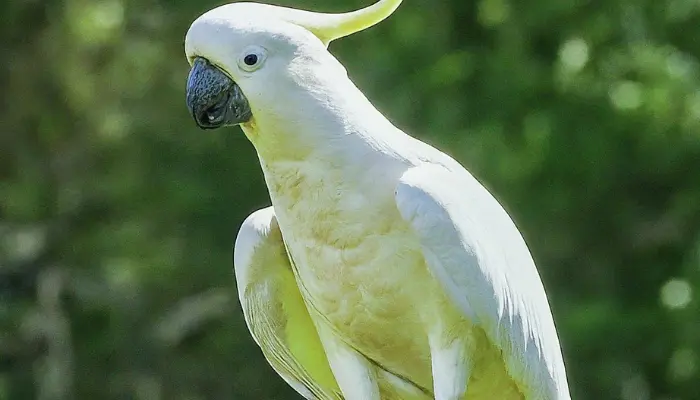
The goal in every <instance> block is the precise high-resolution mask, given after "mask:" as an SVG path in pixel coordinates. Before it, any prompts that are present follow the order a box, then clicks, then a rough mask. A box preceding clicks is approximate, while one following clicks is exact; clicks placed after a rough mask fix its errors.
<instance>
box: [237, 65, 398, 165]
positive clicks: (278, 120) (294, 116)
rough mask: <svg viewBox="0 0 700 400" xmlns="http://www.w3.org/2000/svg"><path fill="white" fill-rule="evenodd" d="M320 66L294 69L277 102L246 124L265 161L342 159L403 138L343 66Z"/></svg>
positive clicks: (258, 111) (246, 130) (256, 114)
mask: <svg viewBox="0 0 700 400" xmlns="http://www.w3.org/2000/svg"><path fill="white" fill-rule="evenodd" d="M339 65H340V64H337V65H316V66H312V67H311V68H305V69H303V70H292V71H291V72H290V73H289V75H288V78H289V79H288V80H286V81H285V82H283V83H280V84H279V86H280V87H279V90H278V91H277V93H278V96H277V97H276V99H275V101H272V102H269V104H265V105H264V107H261V108H260V109H257V110H254V111H253V119H252V120H251V121H250V122H249V123H246V124H244V125H243V126H242V128H243V131H244V132H245V134H246V136H247V137H248V139H249V140H250V141H251V142H252V143H253V145H254V146H255V148H256V150H257V152H258V155H259V156H260V158H261V159H263V160H265V161H266V162H268V163H272V162H276V161H302V160H305V159H308V158H310V157H328V158H329V159H330V160H332V161H338V160H339V159H342V158H344V157H345V156H348V155H353V154H357V153H364V152H366V151H368V150H369V149H372V148H374V149H376V148H377V147H379V148H383V147H389V146H388V143H387V141H390V137H392V136H394V137H396V136H401V135H404V134H403V133H402V132H401V131H400V130H398V129H397V128H396V127H394V126H393V125H392V124H391V123H390V122H389V121H388V120H387V119H386V118H385V117H384V116H383V115H382V114H381V113H380V112H379V111H378V110H377V109H376V108H375V107H374V105H372V103H371V102H370V101H369V100H368V99H367V98H366V97H365V96H364V94H363V93H362V92H361V91H360V90H359V89H358V88H357V86H355V84H354V83H353V82H352V81H351V80H350V79H349V78H348V76H347V74H346V73H345V70H344V68H342V66H340V67H338V66H339Z"/></svg>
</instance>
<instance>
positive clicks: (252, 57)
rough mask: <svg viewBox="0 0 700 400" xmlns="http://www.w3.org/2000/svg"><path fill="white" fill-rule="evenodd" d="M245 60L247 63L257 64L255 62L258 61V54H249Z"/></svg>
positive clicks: (249, 64)
mask: <svg viewBox="0 0 700 400" xmlns="http://www.w3.org/2000/svg"><path fill="white" fill-rule="evenodd" d="M243 62H244V63H245V65H248V66H251V67H252V66H253V65H255V63H257V62H258V55H257V54H248V55H246V56H245V57H243Z"/></svg>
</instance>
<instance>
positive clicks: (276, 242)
mask: <svg viewBox="0 0 700 400" xmlns="http://www.w3.org/2000/svg"><path fill="white" fill-rule="evenodd" d="M234 267H235V272H236V282H237V286H238V296H239V299H240V302H241V306H242V308H243V315H244V317H245V321H246V324H247V325H248V329H249V330H250V333H251V334H252V336H253V339H254V340H255V342H256V343H257V344H258V346H259V347H260V349H261V350H262V352H263V355H264V356H265V358H266V359H267V361H268V362H269V364H270V365H271V366H272V368H273V369H274V370H275V371H276V372H277V373H278V374H279V375H280V376H281V377H282V378H283V379H284V380H285V381H286V382H287V383H288V384H289V385H290V386H292V388H294V389H295V390H296V391H297V392H298V393H299V394H301V395H302V396H304V397H305V398H307V399H314V400H340V399H342V396H341V394H340V389H339V388H338V385H337V383H336V381H335V378H334V377H333V374H332V372H331V369H330V366H329V364H328V360H327V358H326V354H325V352H324V350H323V347H322V345H321V341H320V339H319V337H318V333H317V332H316V328H315V326H314V325H313V322H312V320H311V317H310V316H309V314H308V310H307V309H306V306H305V304H304V301H303V299H302V297H301V293H300V292H299V288H298V286H297V284H296V280H295V278H294V274H293V272H292V269H291V265H290V263H289V258H288V257H287V253H286V250H285V246H284V242H283V241H282V234H281V232H280V230H279V227H278V225H277V220H276V218H275V215H274V211H273V209H272V207H269V208H266V209H263V210H259V211H256V212H255V213H253V214H251V216H249V217H248V218H247V219H246V221H245V222H244V223H243V225H242V226H241V229H240V231H239V233H238V236H237V238H236V245H235V248H234Z"/></svg>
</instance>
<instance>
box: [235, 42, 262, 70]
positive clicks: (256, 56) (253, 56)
mask: <svg viewBox="0 0 700 400" xmlns="http://www.w3.org/2000/svg"><path fill="white" fill-rule="evenodd" d="M264 59H265V49H263V48H262V47H259V46H251V47H248V48H246V49H245V50H244V51H243V53H242V54H241V58H240V60H239V62H238V64H239V65H240V67H241V69H242V70H244V71H247V72H253V71H255V70H256V69H258V68H260V66H261V65H262V63H263V61H264Z"/></svg>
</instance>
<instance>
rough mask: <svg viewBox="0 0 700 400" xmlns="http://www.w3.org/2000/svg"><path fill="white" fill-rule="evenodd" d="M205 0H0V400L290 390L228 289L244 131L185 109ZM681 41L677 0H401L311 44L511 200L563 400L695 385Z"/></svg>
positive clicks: (696, 270)
mask: <svg viewBox="0 0 700 400" xmlns="http://www.w3.org/2000/svg"><path fill="white" fill-rule="evenodd" d="M370 2H371V1H370V0H344V1H335V0H333V1H331V0H284V1H283V0H279V2H278V4H284V5H294V6H298V7H304V8H309V9H315V10H320V11H345V10H350V9H354V8H359V7H360V6H365V5H367V4H369V3H370ZM218 4H220V3H217V2H212V1H209V0H196V1H195V0H182V1H173V0H43V1H41V0H17V1H3V2H0V92H1V93H2V97H1V99H2V102H1V103H0V399H3V400H5V399H9V400H24V399H40V400H70V399H77V400H83V399H85V400H97V399H106V400H111V399H120V400H121V399H136V400H145V399H148V400H158V399H168V400H170V399H172V400H200V399H217V400H218V399H295V398H298V397H296V395H294V394H293V393H292V392H291V391H290V389H288V388H287V387H286V385H285V384H284V383H283V381H282V380H281V379H279V378H278V377H277V376H275V375H274V374H273V372H272V371H271V369H270V368H269V367H268V366H267V364H266V363H265V361H264V360H263V358H262V356H261V353H260V352H259V350H258V349H257V347H256V346H255V345H254V343H253V342H252V340H251V338H250V336H249V334H248V332H247V330H246V328H245V326H244V323H243V319H242V315H241V312H240V309H239V306H238V302H237V300H236V295H235V286H234V280H233V274H232V269H231V247H232V243H233V238H234V235H235V232H236V231H237V229H238V226H239V224H240V223H241V222H242V220H243V219H244V218H245V217H246V216H247V215H248V214H249V213H250V212H251V211H253V210H254V209H256V208H260V207H263V206H265V205H267V204H268V203H269V200H268V198H267V193H266V190H265V187H264V183H263V180H262V176H261V172H260V168H259V166H258V162H257V159H256V156H255V152H254V150H253V147H252V146H251V145H250V144H249V143H248V142H247V141H246V139H245V137H244V136H243V134H242V133H241V132H240V130H239V129H238V128H235V129H226V130H219V131H214V132H210V131H207V132H205V131H201V130H199V129H197V128H196V127H195V125H194V123H193V121H192V120H191V119H190V116H189V115H188V111H187V109H186V107H185V94H184V87H185V79H186V76H187V72H188V65H187V63H186V61H185V57H184V54H183V38H184V35H185V32H186V31H187V28H188V26H189V24H190V23H191V21H193V20H194V19H195V18H196V17H197V16H198V15H199V14H201V13H202V12H204V11H206V10H208V9H210V8H212V7H213V6H216V5H218ZM699 38H700V3H698V2H697V1H694V0H665V1H661V0H588V1H587V0H537V1H535V0H522V1H515V0H466V1H464V0H449V1H448V0H405V2H404V4H403V5H402V6H401V8H400V9H399V10H398V12H397V13H396V14H395V15H394V16H392V17H391V18H390V19H389V20H387V21H386V22H385V23H382V24H381V25H380V26H378V27H375V28H373V29H371V30H368V31H366V32H362V33H359V34H356V35H353V36H351V37H348V38H346V39H343V40H340V41H338V42H337V43H333V44H332V45H331V48H330V49H331V51H332V52H333V53H334V54H336V55H337V57H338V58H339V59H340V60H341V61H342V62H343V63H344V64H345V66H346V67H347V69H348V71H349V74H350V76H351V77H352V79H353V80H354V81H355V82H356V83H357V85H358V86H359V87H360V88H361V89H362V90H363V91H364V92H365V94H367V95H368V97H369V98H370V99H372V101H373V102H375V104H376V105H377V107H378V108H379V109H380V110H381V111H382V112H383V113H384V114H385V115H387V116H388V118H390V119H391V120H392V121H394V122H395V123H396V124H397V125H398V126H400V127H402V128H405V129H406V130H407V131H408V132H411V133H412V134H414V135H415V136H417V137H420V138H421V139H423V140H425V141H427V142H429V143H432V144H434V145H436V146H438V147H440V148H441V149H443V150H445V151H447V152H448V153H450V154H451V155H453V156H454V157H456V158H457V159H458V160H460V161H461V162H462V163H463V164H464V165H465V166H467V167H468V168H469V169H470V170H471V171H472V172H473V173H474V174H475V175H476V176H477V177H478V178H479V179H481V180H482V181H483V182H484V183H485V184H486V185H487V186H488V187H489V188H490V189H491V190H492V191H493V192H494V194H496V196H497V197H498V198H499V199H500V200H501V201H502V202H503V203H504V204H505V205H506V208H507V209H508V210H509V211H510V212H511V214H512V215H513V217H514V218H515V220H516V222H517V224H518V225H519V227H520V228H521V230H522V232H523V234H524V235H525V237H526V240H527V241H528V243H529V245H530V248H531V250H532V252H533V254H534V257H535V259H536V261H537V263H538V266H539V268H540V271H541V275H542V278H543V280H544V282H545V286H546V288H547V291H548V294H549V297H550V301H551V303H552V309H553V313H554V317H555V321H556V323H557V326H558V329H559V333H560V337H561V341H562V345H563V349H564V355H565V359H566V364H567V367H568V375H569V381H570V384H571V388H572V395H573V398H574V399H625V400H647V399H649V400H652V399H654V400H656V399H658V400H662V399H663V400H672V399H700V385H699V383H698V380H699V378H700V373H699V369H698V368H699V367H700V365H699V363H700V360H699V359H698V356H700V316H699V312H700V303H699V302H698V291H699V290H700V231H699V229H698V227H699V226H700V225H699V224H700V65H699V64H698V58H697V57H698V55H699V54H700V39H699Z"/></svg>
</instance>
